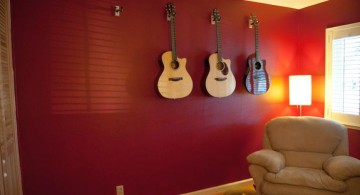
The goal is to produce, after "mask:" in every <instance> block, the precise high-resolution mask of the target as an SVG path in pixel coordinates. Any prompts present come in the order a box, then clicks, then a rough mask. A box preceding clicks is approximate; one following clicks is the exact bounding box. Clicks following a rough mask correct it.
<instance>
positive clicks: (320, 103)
mask: <svg viewBox="0 0 360 195" xmlns="http://www.w3.org/2000/svg"><path fill="white" fill-rule="evenodd" d="M359 10H360V1H358V0H331V1H329V2H326V3H322V4H319V5H317V6H311V7H308V8H305V9H302V10H300V11H299V13H298V18H299V26H300V27H301V28H299V29H300V30H299V35H298V36H299V45H300V47H299V53H298V57H299V58H298V59H299V64H300V69H298V70H297V71H299V72H300V74H311V75H312V76H313V104H312V105H311V106H309V107H307V108H305V110H304V114H307V115H313V116H324V96H325V29H326V28H330V27H334V26H339V25H344V24H350V23H355V22H359V21H360V12H359ZM349 145H350V147H349V150H350V155H352V156H355V157H357V158H360V150H359V148H360V131H358V130H354V129H349Z"/></svg>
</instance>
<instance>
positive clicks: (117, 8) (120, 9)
mask: <svg viewBox="0 0 360 195" xmlns="http://www.w3.org/2000/svg"><path fill="white" fill-rule="evenodd" d="M113 10H114V16H120V14H121V13H122V12H123V11H124V8H123V7H122V6H120V5H115V6H114V9H113Z"/></svg>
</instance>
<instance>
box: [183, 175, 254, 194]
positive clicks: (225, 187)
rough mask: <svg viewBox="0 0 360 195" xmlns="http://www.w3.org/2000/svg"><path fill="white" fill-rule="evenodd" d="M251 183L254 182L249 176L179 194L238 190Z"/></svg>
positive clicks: (219, 192) (222, 192)
mask: <svg viewBox="0 0 360 195" xmlns="http://www.w3.org/2000/svg"><path fill="white" fill-rule="evenodd" d="M253 184H254V181H253V179H252V178H249V179H244V180H241V181H237V182H233V183H228V184H224V185H220V186H215V187H211V188H207V189H203V190H198V191H195V192H189V193H185V194H180V195H219V194H224V193H225V192H226V191H229V190H238V189H240V188H244V187H246V186H252V185H253Z"/></svg>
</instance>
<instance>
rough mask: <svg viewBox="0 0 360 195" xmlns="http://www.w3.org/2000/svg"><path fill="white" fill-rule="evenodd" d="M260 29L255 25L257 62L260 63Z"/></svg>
mask: <svg viewBox="0 0 360 195" xmlns="http://www.w3.org/2000/svg"><path fill="white" fill-rule="evenodd" d="M259 51H260V50H259V28H258V26H257V25H255V59H256V61H260V54H259Z"/></svg>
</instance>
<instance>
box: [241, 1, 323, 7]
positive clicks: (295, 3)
mask: <svg viewBox="0 0 360 195" xmlns="http://www.w3.org/2000/svg"><path fill="white" fill-rule="evenodd" d="M245 1H252V2H257V3H265V4H270V5H276V6H282V7H289V8H293V9H302V8H304V7H309V6H312V5H315V4H318V3H322V2H325V1H328V0H245Z"/></svg>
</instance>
